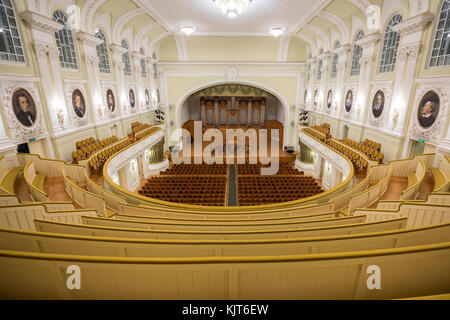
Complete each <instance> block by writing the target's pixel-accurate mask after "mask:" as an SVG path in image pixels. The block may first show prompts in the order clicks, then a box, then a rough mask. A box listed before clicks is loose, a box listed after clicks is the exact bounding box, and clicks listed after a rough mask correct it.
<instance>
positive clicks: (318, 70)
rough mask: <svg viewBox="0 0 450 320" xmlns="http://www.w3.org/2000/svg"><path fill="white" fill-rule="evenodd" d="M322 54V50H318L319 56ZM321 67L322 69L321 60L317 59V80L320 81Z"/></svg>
mask: <svg viewBox="0 0 450 320" xmlns="http://www.w3.org/2000/svg"><path fill="white" fill-rule="evenodd" d="M322 54H323V48H320V50H319V56H321V55H322ZM322 67H323V60H322V59H319V63H318V66H317V80H321V79H322Z"/></svg>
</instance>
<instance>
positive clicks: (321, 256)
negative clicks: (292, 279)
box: [0, 242, 450, 264]
mask: <svg viewBox="0 0 450 320" xmlns="http://www.w3.org/2000/svg"><path fill="white" fill-rule="evenodd" d="M443 249H450V242H443V243H438V244H428V245H421V246H411V247H406V248H394V249H381V250H370V251H356V252H342V253H318V254H313V255H311V254H309V255H307V254H302V255H289V256H267V257H264V256H262V257H207V258H122V257H95V256H83V255H68V254H54V253H35V252H23V251H12V250H0V257H10V258H28V259H35V260H36V259H42V260H50V261H55V260H67V261H73V262H91V263H92V262H99V263H120V264H146V263H151V264H201V263H255V262H295V261H323V260H343V259H351V258H372V257H381V256H387V255H392V254H407V253H420V252H426V251H437V250H443Z"/></svg>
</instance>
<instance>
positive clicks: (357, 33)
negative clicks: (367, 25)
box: [350, 30, 365, 78]
mask: <svg viewBox="0 0 450 320" xmlns="http://www.w3.org/2000/svg"><path fill="white" fill-rule="evenodd" d="M360 34H362V36H361V38H358V36H359V35H360ZM364 36H365V33H364V30H358V31H357V32H356V34H355V36H354V37H353V42H352V43H353V46H352V56H351V61H350V78H353V77H359V76H360V75H361V61H359V62H358V64H359V68H358V74H353V69H354V68H353V63H354V60H355V53H356V46H358V47H360V48H361V57H362V55H363V50H364V49H363V48H362V47H361V46H359V45H357V44H356V42H357V41H358V40H361V39H362V38H364ZM361 57H360V58H361Z"/></svg>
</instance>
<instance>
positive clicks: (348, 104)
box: [345, 90, 353, 112]
mask: <svg viewBox="0 0 450 320" xmlns="http://www.w3.org/2000/svg"><path fill="white" fill-rule="evenodd" d="M352 106H353V91H352V90H348V92H347V95H346V96H345V110H346V111H347V112H350V110H352Z"/></svg>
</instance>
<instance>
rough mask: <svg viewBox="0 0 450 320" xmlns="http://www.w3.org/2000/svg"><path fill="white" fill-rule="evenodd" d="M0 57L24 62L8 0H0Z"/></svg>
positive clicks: (14, 19)
mask: <svg viewBox="0 0 450 320" xmlns="http://www.w3.org/2000/svg"><path fill="white" fill-rule="evenodd" d="M0 59H1V60H9V61H18V62H25V57H24V54H23V49H22V44H21V42H20V37H19V30H18V29H17V24H16V18H15V16H14V9H13V6H12V4H11V1H10V0H3V1H1V0H0Z"/></svg>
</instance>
